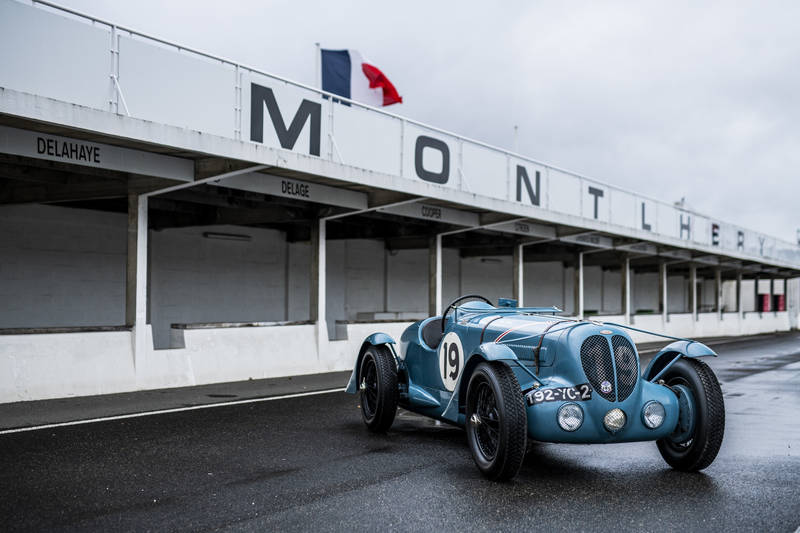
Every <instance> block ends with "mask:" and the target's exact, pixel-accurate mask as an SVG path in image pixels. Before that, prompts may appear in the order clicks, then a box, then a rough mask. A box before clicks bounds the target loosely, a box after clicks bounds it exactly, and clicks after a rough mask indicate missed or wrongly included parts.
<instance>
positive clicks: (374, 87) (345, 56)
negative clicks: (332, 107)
mask: <svg viewBox="0 0 800 533" xmlns="http://www.w3.org/2000/svg"><path fill="white" fill-rule="evenodd" d="M320 52H321V54H322V90H323V91H327V92H329V93H333V94H338V95H339V96H343V97H344V98H349V99H351V100H355V101H357V102H361V103H364V104H367V105H371V106H374V107H381V106H387V105H392V104H401V103H403V97H402V96H400V95H399V94H397V89H395V88H394V85H392V82H390V81H389V78H387V77H386V76H385V75H384V73H383V72H381V71H380V69H379V68H378V67H376V66H375V65H372V64H371V63H369V62H367V61H365V60H364V58H363V57H361V54H359V53H358V51H357V50H325V49H321V50H320Z"/></svg>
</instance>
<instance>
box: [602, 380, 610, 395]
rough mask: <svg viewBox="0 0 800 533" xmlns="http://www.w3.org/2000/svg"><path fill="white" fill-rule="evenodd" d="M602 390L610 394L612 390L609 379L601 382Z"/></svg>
mask: <svg viewBox="0 0 800 533" xmlns="http://www.w3.org/2000/svg"><path fill="white" fill-rule="evenodd" d="M600 390H601V391H602V393H603V394H608V393H610V392H611V383H610V382H608V381H604V382H602V383H601V384H600Z"/></svg>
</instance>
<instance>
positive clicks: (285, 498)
mask: <svg viewBox="0 0 800 533" xmlns="http://www.w3.org/2000/svg"><path fill="white" fill-rule="evenodd" d="M717 350H718V351H719V352H720V354H721V357H719V358H717V359H715V360H712V361H710V363H711V366H712V367H713V368H714V369H715V371H716V372H717V374H718V376H719V377H720V380H721V381H722V384H723V385H722V386H723V391H724V393H725V401H726V411H727V431H726V435H725V441H724V443H723V446H722V450H721V452H720V455H719V456H718V457H717V460H716V462H714V464H712V465H711V467H709V468H708V469H707V470H706V471H705V472H704V473H699V474H683V473H678V472H674V471H672V470H670V469H669V468H668V467H667V466H666V464H665V463H664V462H663V460H662V459H661V457H660V455H659V454H658V452H657V450H656V447H655V444H653V443H632V444H620V445H605V446H603V445H592V446H585V445H555V444H534V445H532V446H531V449H530V451H529V454H528V457H527V459H526V461H525V465H524V466H523V469H522V471H521V473H520V475H519V476H518V477H517V478H516V479H515V480H514V481H513V482H511V483H505V484H497V483H492V482H488V481H485V480H484V479H482V478H481V477H480V475H479V474H478V472H477V470H476V469H475V467H474V466H473V464H472V460H471V458H470V455H469V452H468V450H467V447H466V445H465V436H464V433H463V432H462V431H461V430H459V429H456V428H452V427H448V426H442V425H438V424H435V423H432V422H429V421H427V420H424V419H421V418H418V417H416V416H414V415H410V414H409V413H407V412H401V413H400V416H399V418H398V420H397V421H396V422H395V425H394V426H393V428H392V430H391V432H390V433H389V434H388V435H386V436H375V435H371V434H368V433H367V432H366V431H365V429H364V428H363V426H362V424H361V421H360V416H359V412H358V410H357V407H356V405H357V402H356V400H355V398H354V397H352V396H348V395H345V394H343V393H335V394H325V395H320V396H309V397H303V398H295V399H288V400H277V401H271V402H265V403H255V404H247V405H238V406H229V407H221V408H214V409H207V410H200V411H190V412H183V413H173V414H164V415H158V416H150V417H145V418H136V419H129V420H120V421H111V422H101V423H95V424H88V425H83V426H72V427H62V428H55V429H47V430H40V431H33V432H27V433H17V434H8V435H0V530H4V531H17V530H67V531H73V530H75V531H86V530H92V531H128V530H138V531H144V530H151V531H185V530H233V531H295V530H297V531H301V530H305V531H308V530H366V529H385V528H390V529H397V530H444V531H454V530H462V529H467V530H498V529H500V530H518V531H523V530H524V531H534V530H538V531H553V530H569V531H579V530H597V531H606V532H607V531H617V530H657V531H698V530H703V531H723V530H726V531H787V532H793V531H795V530H796V529H797V528H798V526H800V334H796V333H795V334H790V335H782V336H777V337H775V338H769V337H767V338H759V339H756V340H749V341H742V342H735V343H729V344H725V345H722V346H718V347H717Z"/></svg>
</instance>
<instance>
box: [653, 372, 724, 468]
mask: <svg viewBox="0 0 800 533" xmlns="http://www.w3.org/2000/svg"><path fill="white" fill-rule="evenodd" d="M662 379H663V380H664V382H665V384H666V385H668V386H669V387H670V388H671V389H672V390H673V391H675V392H676V394H677V395H678V403H679V405H680V415H679V417H678V425H677V427H676V428H675V431H673V432H672V434H671V435H669V436H668V437H665V438H663V439H661V440H659V441H657V442H656V444H657V445H658V451H659V452H661V456H662V457H663V458H664V460H665V461H666V462H667V463H668V464H669V465H670V466H671V467H672V468H674V469H676V470H682V471H684V472H696V471H698V470H702V469H704V468H706V467H707V466H708V465H710V464H711V463H712V462H713V461H714V458H715V457H716V456H717V452H719V448H720V446H721V445H722V436H723V434H724V433H725V404H724V402H723V400H722V389H721V388H720V386H719V381H717V377H716V376H715V375H714V372H713V371H712V370H711V368H709V366H708V365H707V364H705V363H704V362H702V361H698V360H697V359H685V358H682V359H679V360H678V361H677V362H676V363H675V364H674V365H672V367H671V368H670V369H669V370H667V372H666V373H665V374H664V375H663V376H662Z"/></svg>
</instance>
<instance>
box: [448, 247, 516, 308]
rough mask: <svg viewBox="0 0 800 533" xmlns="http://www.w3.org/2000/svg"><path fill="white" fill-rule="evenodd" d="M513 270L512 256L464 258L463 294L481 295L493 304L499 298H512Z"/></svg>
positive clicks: (462, 274) (462, 263)
mask: <svg viewBox="0 0 800 533" xmlns="http://www.w3.org/2000/svg"><path fill="white" fill-rule="evenodd" d="M512 270H513V268H512V263H511V256H491V257H464V258H462V259H461V292H462V294H480V295H481V296H485V297H486V298H489V299H490V300H491V301H493V302H497V299H498V298H512V297H513V296H514V292H513V288H512ZM445 305H446V304H445Z"/></svg>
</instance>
